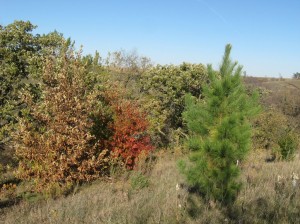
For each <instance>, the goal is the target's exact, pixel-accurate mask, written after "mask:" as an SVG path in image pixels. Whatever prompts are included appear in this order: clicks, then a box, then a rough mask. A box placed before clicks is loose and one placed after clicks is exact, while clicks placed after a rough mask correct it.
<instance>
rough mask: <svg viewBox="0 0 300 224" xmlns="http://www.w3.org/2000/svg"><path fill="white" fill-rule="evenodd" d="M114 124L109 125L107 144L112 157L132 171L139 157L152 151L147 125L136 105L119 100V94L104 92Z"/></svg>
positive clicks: (143, 115)
mask: <svg viewBox="0 0 300 224" xmlns="http://www.w3.org/2000/svg"><path fill="white" fill-rule="evenodd" d="M106 99H107V100H108V102H109V104H110V106H111V108H112V111H113V112H114V122H113V123H111V124H110V125H111V127H110V128H111V130H112V131H113V135H112V138H111V139H110V141H109V143H108V145H109V146H108V148H110V149H111V152H112V154H113V156H115V157H116V158H119V159H121V161H122V162H123V164H124V165H125V167H126V168H127V169H133V168H134V167H135V165H136V162H137V160H138V157H139V155H140V154H141V153H142V152H143V153H144V154H147V153H149V152H150V151H151V150H153V146H152V144H151V140H150V136H149V135H148V134H147V129H148V128H149V123H148V121H147V119H146V115H145V114H144V113H143V112H141V110H140V109H139V107H138V105H137V103H135V102H133V101H129V100H126V99H121V97H120V93H118V92H116V91H114V92H111V91H108V92H106Z"/></svg>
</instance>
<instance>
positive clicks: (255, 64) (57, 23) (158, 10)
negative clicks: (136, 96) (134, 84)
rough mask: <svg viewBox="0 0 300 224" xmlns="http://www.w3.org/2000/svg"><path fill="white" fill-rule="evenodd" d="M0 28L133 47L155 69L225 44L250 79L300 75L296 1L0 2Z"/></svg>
mask: <svg viewBox="0 0 300 224" xmlns="http://www.w3.org/2000/svg"><path fill="white" fill-rule="evenodd" d="M0 3H1V7H0V24H1V25H7V24H9V23H12V22H13V21H14V20H29V21H31V22H32V23H33V24H35V25H38V28H37V30H36V32H38V33H48V32H50V31H53V30H55V29H56V30H57V31H59V32H61V33H63V34H64V36H65V37H71V38H72V39H73V40H75V41H76V44H77V45H78V46H79V45H81V44H82V45H83V47H84V53H94V52H95V50H98V51H99V52H100V54H102V55H103V56H105V55H106V53H107V52H108V51H115V50H120V49H125V50H127V51H131V50H137V51H138V53H139V54H140V55H144V56H148V57H150V58H151V59H152V60H153V61H154V62H156V63H160V64H170V63H172V64H179V63H181V62H183V61H186V62H191V63H204V64H207V63H212V64H213V66H214V67H215V68H216V69H217V68H218V66H219V63H220V60H221V57H222V55H223V51H224V47H225V45H226V44H227V43H231V44H232V45H233V49H232V59H234V60H237V61H238V62H239V63H240V64H241V65H243V66H244V70H245V71H246V72H247V74H248V75H254V76H273V77H279V76H280V75H281V76H283V77H291V76H292V74H293V73H295V72H300V13H299V12H300V0H244V1H242V0H173V1H171V0H106V1H104V0H103V1H102V0H98V1H96V0H93V1H92V0H85V1H83V0H73V1H71V0H59V1H58V0H51V1H50V0H48V1H46V0H44V1H42V0H35V1H34V0H27V1H24V0H18V1H17V0H9V1H8V0H0Z"/></svg>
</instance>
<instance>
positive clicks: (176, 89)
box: [140, 63, 208, 146]
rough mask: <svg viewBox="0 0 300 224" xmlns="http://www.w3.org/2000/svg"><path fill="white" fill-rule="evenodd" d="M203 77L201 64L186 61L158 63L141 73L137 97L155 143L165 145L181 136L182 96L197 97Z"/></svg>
mask: <svg viewBox="0 0 300 224" xmlns="http://www.w3.org/2000/svg"><path fill="white" fill-rule="evenodd" d="M207 80H208V77H207V72H206V68H205V66H203V65H202V64H189V63H183V64H181V65H180V66H174V65H168V66H161V65H158V66H156V67H153V68H150V69H148V70H146V72H145V73H143V74H142V75H141V81H140V82H141V83H140V92H141V93H140V94H141V96H142V97H141V98H142V99H141V101H142V104H143V105H144V108H145V110H146V111H147V113H148V114H149V116H148V118H149V120H150V123H151V127H152V138H153V139H154V142H155V143H156V144H157V145H159V146H167V145H169V144H170V143H174V142H176V138H178V136H179V137H182V134H184V130H182V128H183V123H182V112H183V110H184V96H185V94H187V93H190V94H192V95H193V96H195V97H197V98H198V97H200V96H201V93H202V86H203V85H204V84H205V83H206V82H207Z"/></svg>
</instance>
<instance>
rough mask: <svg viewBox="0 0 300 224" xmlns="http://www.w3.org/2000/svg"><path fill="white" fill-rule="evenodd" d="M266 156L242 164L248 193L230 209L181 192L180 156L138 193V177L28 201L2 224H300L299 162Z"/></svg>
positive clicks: (157, 168)
mask: <svg viewBox="0 0 300 224" xmlns="http://www.w3.org/2000/svg"><path fill="white" fill-rule="evenodd" d="M265 157H266V153H264V152H263V151H262V150H260V151H255V152H252V153H251V154H250V155H249V157H248V159H247V161H243V162H242V165H241V166H242V167H241V168H242V175H241V179H242V181H243V183H244V188H243V189H242V191H241V192H240V194H239V197H238V199H237V201H236V203H235V204H234V205H233V206H232V208H230V209H224V208H221V207H220V206H219V205H218V204H216V203H214V202H211V203H209V204H204V203H203V201H202V200H201V198H199V197H198V196H197V195H196V194H193V193H188V191H187V190H186V187H183V188H180V190H176V184H177V183H183V177H182V175H181V174H180V173H179V172H178V169H177V165H176V164H177V160H178V159H179V158H180V156H178V155H174V154H170V153H161V154H160V155H157V158H158V159H157V161H156V163H155V165H154V167H153V169H152V171H151V172H149V173H148V174H145V176H144V178H147V180H148V186H144V187H141V188H138V187H135V188H133V187H132V185H131V183H132V181H131V180H132V177H134V176H135V174H136V172H134V173H130V174H125V175H122V176H121V177H119V178H117V179H116V178H114V179H113V180H112V181H110V182H105V181H98V182H95V183H93V184H92V185H90V186H86V187H84V188H83V189H82V190H80V191H79V192H78V193H75V194H72V195H70V196H68V197H66V198H60V199H57V200H53V199H48V200H41V201H39V202H35V203H32V202H22V203H21V204H19V205H16V206H14V207H12V208H8V209H7V210H6V211H2V215H1V216H0V223H8V224H9V223H55V224H56V223H108V224H109V223H122V224H123V223H130V224H131V223H143V224H144V223H300V214H299V212H298V211H299V210H300V200H299V197H300V191H299V186H298V187H296V188H293V187H292V183H291V178H290V176H291V174H292V172H295V173H298V174H300V163H299V158H296V159H295V161H292V162H272V163H267V162H265ZM278 175H280V176H282V177H283V178H282V179H281V183H282V184H278V183H277V177H278ZM178 195H180V196H178Z"/></svg>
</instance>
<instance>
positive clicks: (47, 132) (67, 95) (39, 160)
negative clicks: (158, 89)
mask: <svg viewBox="0 0 300 224" xmlns="http://www.w3.org/2000/svg"><path fill="white" fill-rule="evenodd" d="M67 49H68V48H67ZM85 74H86V70H85V68H84V66H83V65H82V63H81V56H80V54H76V55H75V53H74V52H73V51H72V49H70V50H65V52H64V53H62V55H61V56H59V57H56V58H54V57H49V58H48V59H47V61H46V63H45V66H44V71H43V76H42V79H43V85H42V100H41V101H40V102H38V103H37V104H35V103H33V102H32V97H31V96H30V95H28V94H25V95H24V97H25V98H26V99H25V100H26V102H27V103H28V105H29V106H30V107H29V108H30V109H28V110H27V111H26V116H24V117H23V118H21V119H20V121H19V127H18V132H17V133H16V134H15V136H16V140H17V144H16V155H17V156H18V158H19V159H20V162H19V169H18V172H17V175H18V177H20V178H21V179H27V180H32V179H33V180H34V182H35V184H36V185H35V187H36V189H37V190H44V189H48V190H49V191H51V186H52V185H53V187H54V188H60V187H66V186H70V185H72V184H73V183H74V182H78V183H80V182H83V181H91V180H93V179H95V178H97V177H99V176H100V175H103V174H105V172H106V171H107V169H108V163H109V158H108V155H109V153H108V152H107V151H106V150H105V149H103V148H101V147H98V141H96V138H95V136H92V135H91V134H90V131H91V128H92V125H93V123H92V119H91V118H90V114H91V113H92V112H93V110H94V106H95V103H94V102H95V100H94V96H93V94H91V93H86V88H85V83H84V76H85ZM23 112H24V113H23V114H25V111H23Z"/></svg>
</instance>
